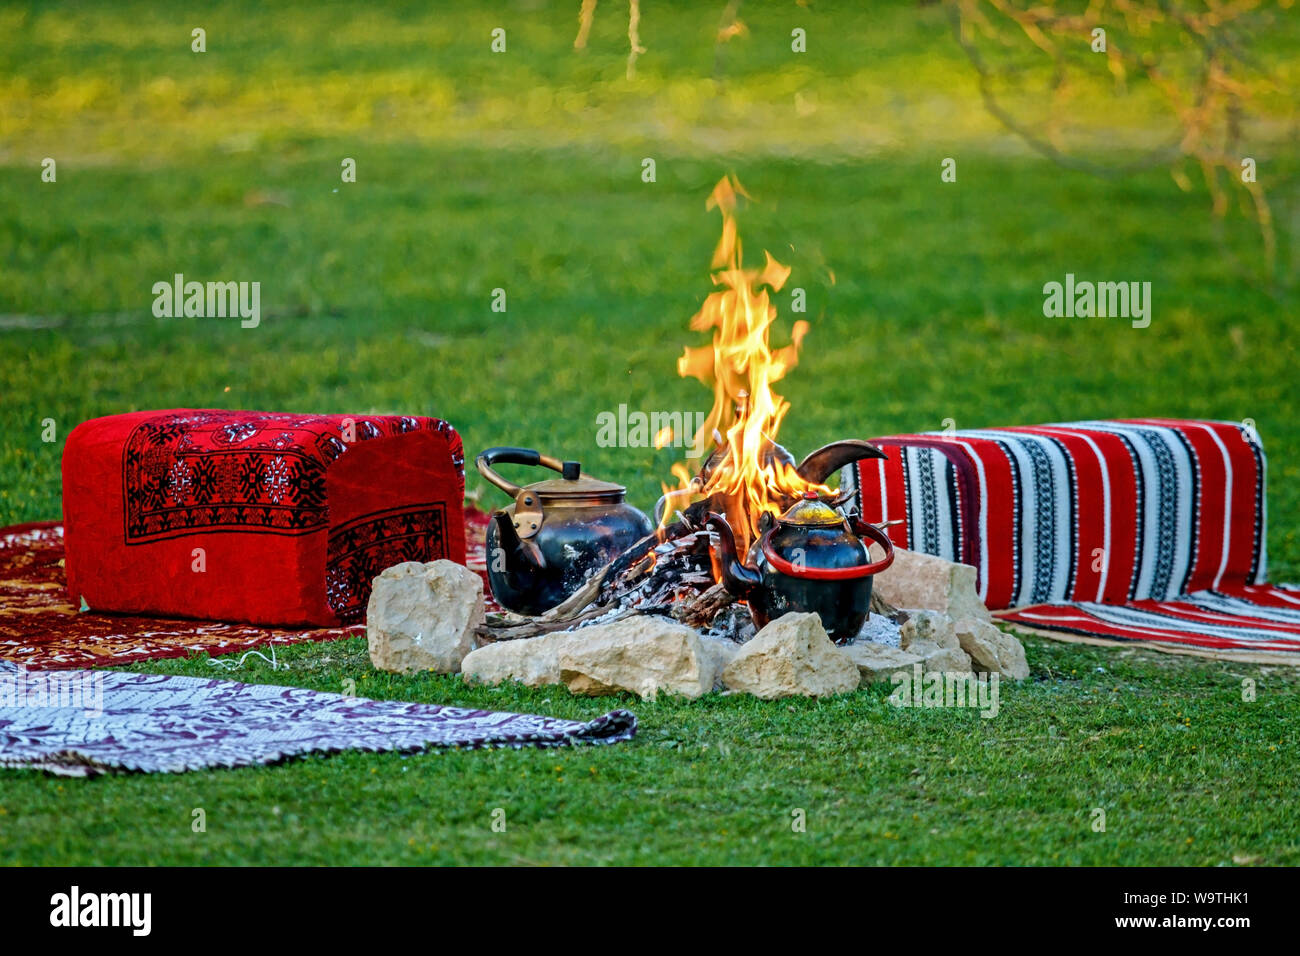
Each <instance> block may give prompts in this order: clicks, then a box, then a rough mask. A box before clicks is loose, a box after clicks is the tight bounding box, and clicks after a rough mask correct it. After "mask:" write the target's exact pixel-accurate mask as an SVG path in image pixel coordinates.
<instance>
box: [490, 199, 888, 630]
mask: <svg viewBox="0 0 1300 956" xmlns="http://www.w3.org/2000/svg"><path fill="white" fill-rule="evenodd" d="M741 196H746V197H747V194H746V193H745V192H744V190H743V188H742V187H741V186H740V184H739V183H738V182H737V181H736V180H735V179H734V178H733V177H730V176H728V177H725V178H723V179H722V180H721V181H720V182H719V183H718V184H717V185H716V186H715V187H714V189H713V191H712V193H711V194H710V196H709V199H708V203H707V208H708V209H710V210H711V209H717V210H718V211H719V212H720V214H721V216H722V236H721V238H720V239H719V241H718V245H717V248H716V250H715V251H714V254H713V261H712V266H711V268H712V279H713V283H714V285H716V286H719V287H720V288H718V289H717V290H716V291H714V292H713V293H711V294H710V295H709V296H708V297H707V298H706V299H705V300H704V303H703V305H702V306H701V308H700V310H699V312H697V313H696V314H695V316H694V317H693V318H692V319H691V320H690V328H691V330H692V331H695V332H707V333H710V339H711V340H710V341H709V342H708V343H707V344H705V345H700V346H694V347H687V348H686V349H685V350H684V352H683V354H682V356H681V358H680V359H679V360H678V363H677V370H678V373H679V374H680V375H682V376H683V377H692V378H696V379H698V380H699V381H700V382H702V383H703V384H704V385H705V386H706V387H708V388H710V389H711V390H712V392H713V407H712V409H711V410H710V412H709V415H708V417H707V418H706V419H705V420H704V422H703V424H702V425H701V426H700V428H699V430H698V431H697V433H696V435H695V440H694V442H693V443H692V447H695V448H705V447H712V448H713V451H712V453H711V454H709V455H708V456H707V457H706V458H705V461H704V464H703V466H702V467H701V468H700V469H699V470H698V472H696V473H694V474H692V473H691V471H690V469H689V468H688V467H687V465H686V464H685V463H678V464H676V465H674V466H673V468H672V474H673V476H674V478H675V479H676V484H675V486H669V485H664V494H663V497H662V498H660V500H659V502H658V504H657V506H656V508H655V514H654V519H655V525H656V527H655V530H654V533H653V534H651V535H647V536H646V537H645V538H643V539H642V540H640V541H638V542H637V543H636V544H635V545H633V546H632V547H630V548H628V549H627V550H625V551H623V552H622V554H620V555H619V556H618V557H617V558H616V559H615V560H614V561H612V562H611V563H610V564H608V565H607V566H606V567H605V568H604V569H603V570H601V571H600V572H599V573H598V574H596V575H594V576H593V577H591V578H590V579H589V580H588V581H587V582H586V583H585V585H584V586H582V587H581V588H579V589H578V590H577V591H576V592H575V593H573V594H572V595H570V596H569V597H568V598H567V599H566V600H564V601H563V602H562V603H561V604H559V605H558V606H556V607H554V608H552V609H550V610H549V611H547V612H546V613H544V614H541V615H539V616H536V617H531V618H523V617H521V616H520V615H503V616H500V617H494V618H490V619H489V621H488V622H487V623H486V624H485V625H484V626H483V628H481V629H480V636H481V637H482V638H484V639H485V640H489V641H491V640H504V639H511V638H517V637H530V636H533V635H535V634H541V633H546V632H549V631H555V630H563V629H568V628H572V627H576V626H579V625H582V624H585V623H588V622H591V621H595V620H601V621H602V622H604V621H609V620H613V619H616V618H618V617H622V616H625V615H627V614H632V613H641V614H668V615H671V616H672V617H673V618H675V619H677V620H679V621H681V622H683V623H686V624H689V625H691V626H693V627H696V628H698V629H700V630H702V631H706V632H712V633H715V634H718V635H721V636H728V637H731V638H733V639H736V640H743V639H744V638H745V637H746V636H747V634H748V633H752V630H753V627H754V624H753V621H752V620H751V614H750V611H749V610H747V609H746V607H745V606H744V603H738V601H740V600H741V596H740V595H741V593H743V591H744V589H743V588H740V587H737V586H736V582H735V577H736V575H735V574H730V575H729V574H728V573H727V569H726V568H725V567H724V566H723V561H721V560H720V558H719V555H718V549H717V547H716V543H717V534H716V532H717V529H718V528H719V527H722V528H724V529H725V530H726V531H727V532H728V534H727V537H728V539H729V540H728V542H727V548H726V549H724V552H730V553H732V554H733V556H739V560H740V562H744V561H745V560H746V557H747V556H751V557H752V556H756V555H758V544H759V542H760V539H761V537H762V536H763V534H764V532H765V531H768V530H769V529H772V527H773V524H774V519H776V518H777V517H778V516H781V515H783V514H786V513H787V512H788V511H789V510H790V509H791V508H792V506H796V505H798V504H799V503H801V502H802V503H804V504H805V506H808V507H822V508H824V509H825V511H824V512H819V514H821V515H823V516H824V515H832V514H833V515H834V523H835V524H836V525H842V526H843V529H844V530H845V531H846V532H849V528H850V524H849V521H850V519H846V518H845V517H844V515H842V514H841V513H840V512H838V511H835V509H837V508H838V507H839V506H840V505H842V504H843V503H844V499H843V498H841V497H839V496H837V495H836V493H835V492H834V491H832V490H831V489H830V488H829V487H828V486H827V485H826V480H827V478H828V477H829V476H830V475H831V474H832V473H834V472H835V471H837V470H838V469H840V468H841V467H843V466H845V465H847V464H849V463H851V462H854V461H857V460H859V459H862V458H866V457H880V456H881V453H880V452H879V451H878V450H877V449H876V448H875V447H874V446H873V445H871V444H870V443H868V442H863V441H841V442H835V443H833V444H830V445H827V446H825V447H823V448H821V449H819V450H818V451H816V452H813V453H812V454H811V455H809V456H808V457H807V458H806V459H804V460H803V461H802V462H800V463H798V464H796V462H795V459H794V457H793V456H792V455H791V454H790V453H789V452H788V451H787V450H786V449H784V448H783V447H781V445H779V444H778V443H777V441H776V437H777V433H778V432H779V430H780V428H781V423H782V421H783V419H784V418H785V415H786V413H787V412H788V411H789V409H790V403H789V402H787V401H786V400H785V399H784V398H782V397H781V396H780V395H779V394H777V393H776V392H775V391H774V390H773V385H774V384H776V383H777V382H780V381H781V379H782V378H784V377H785V375H786V373H787V372H789V371H790V370H791V369H792V368H794V367H795V365H796V364H797V363H798V359H799V348H800V345H801V343H802V342H803V339H804V337H805V336H806V334H807V332H808V329H809V326H808V323H807V322H806V321H803V320H799V321H796V322H795V323H794V324H793V326H792V328H791V332H790V342H789V344H787V345H783V346H781V347H779V348H773V347H772V344H771V334H772V331H773V327H774V325H775V324H776V321H777V315H778V312H777V308H776V305H775V304H774V302H773V297H774V295H775V294H776V293H777V292H779V291H780V290H781V289H782V288H783V287H784V285H785V282H786V280H787V279H788V278H789V276H790V269H789V268H788V267H787V266H784V265H782V264H781V263H780V262H778V261H777V260H776V259H774V258H773V257H772V255H771V254H770V253H767V252H764V264H763V266H762V267H761V268H746V267H745V265H744V262H743V257H742V248H741V242H740V237H739V230H738V228H737V221H736V209H737V203H738V199H739V197H741ZM747 198H748V197H747ZM681 437H682V436H674V435H673V434H672V433H671V430H669V429H665V430H664V431H663V432H661V433H660V434H659V435H657V436H656V445H657V447H660V448H662V447H664V446H666V445H668V444H669V443H671V442H673V441H674V439H675V438H681ZM826 524H827V521H826V520H823V521H822V525H823V526H824V525H826ZM858 530H859V531H866V530H867V529H865V528H858ZM871 530H872V536H873V538H874V539H875V540H879V538H880V537H881V536H880V534H879V532H876V531H875V530H874V529H871ZM849 533H850V534H851V532H849ZM853 540H854V542H855V545H856V541H857V539H856V538H855V539H853ZM864 540H865V539H864ZM858 547H859V553H861V546H858ZM751 552H753V554H752V555H751ZM759 560H760V561H761V558H759ZM778 560H779V559H778ZM860 562H861V559H859V563H860ZM751 563H752V562H751ZM732 567H733V569H736V561H735V560H733V561H732ZM865 567H866V566H863V568H853V569H844V568H839V569H834V568H833V569H830V570H829V571H828V572H820V574H819V577H822V578H831V577H835V576H836V575H838V576H839V577H840V578H847V577H861V576H862V575H861V574H858V573H857V572H858V571H860V570H864V569H865ZM737 570H738V573H739V574H741V575H747V574H750V573H751V572H749V571H747V570H746V569H745V567H744V566H743V565H742V566H741V567H740V568H739V569H737ZM850 571H853V572H854V573H852V574H850ZM728 584H730V585H731V586H730V587H729V586H728ZM868 589H869V586H868ZM864 600H865V599H864ZM750 603H751V604H752V603H753V602H750ZM877 604H879V602H877ZM754 610H755V614H754V615H753V616H755V617H758V616H760V615H759V614H758V613H757V609H754Z"/></svg>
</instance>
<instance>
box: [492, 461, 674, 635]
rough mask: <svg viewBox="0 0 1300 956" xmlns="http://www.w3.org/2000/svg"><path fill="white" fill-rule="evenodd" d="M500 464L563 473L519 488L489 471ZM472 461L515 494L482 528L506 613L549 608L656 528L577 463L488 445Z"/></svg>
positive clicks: (619, 490)
mask: <svg viewBox="0 0 1300 956" xmlns="http://www.w3.org/2000/svg"><path fill="white" fill-rule="evenodd" d="M499 462H501V463H508V464H515V465H534V466H535V465H541V466H543V467H546V468H550V469H552V470H554V471H558V472H559V473H560V475H561V477H559V478H551V479H549V480H547V481H539V482H536V483H535V484H531V485H528V486H527V487H524V488H521V487H519V486H518V485H516V484H513V483H511V482H509V481H507V480H506V479H504V478H502V477H501V476H500V475H499V474H497V473H496V472H495V471H493V470H492V465H494V464H497V463H499ZM474 464H475V466H476V467H477V468H478V470H479V474H481V475H482V476H483V477H484V478H486V479H487V480H488V481H490V482H492V484H494V485H496V486H497V487H498V488H500V489H501V490H502V491H504V492H505V493H506V494H508V495H509V496H510V497H511V498H513V499H514V503H513V504H511V505H509V506H507V507H505V508H499V509H497V510H496V511H494V512H492V518H491V522H490V523H489V524H488V529H487V567H488V584H489V585H491V587H492V596H493V597H494V598H496V600H497V603H498V604H500V605H501V606H502V607H503V608H505V609H506V610H508V611H515V612H516V613H519V614H541V613H542V612H543V611H549V610H550V609H551V608H553V607H555V605H557V604H559V603H560V602H561V601H563V600H564V599H565V598H567V597H568V596H569V595H571V594H573V592H574V591H577V590H578V589H579V588H580V587H582V585H583V584H584V583H586V581H587V579H588V578H589V577H591V575H592V574H594V573H595V572H596V571H599V570H600V569H601V568H602V567H604V566H605V565H606V564H608V563H609V562H610V561H612V560H614V559H615V558H616V557H618V556H619V555H620V554H622V553H623V552H624V551H626V550H627V549H628V548H630V547H631V546H632V545H634V544H636V543H637V542H638V541H640V540H641V539H642V538H644V537H645V536H646V535H648V534H650V533H651V532H652V531H653V530H654V528H653V526H652V525H651V524H650V519H649V518H647V517H646V516H645V515H644V514H642V513H641V512H640V511H638V510H637V509H636V508H634V507H632V506H631V505H630V504H627V503H626V501H625V500H624V498H625V496H626V494H627V489H626V488H624V487H623V486H622V485H616V484H613V483H612V482H608V481H600V480H598V479H596V478H592V477H591V476H590V475H584V474H583V473H582V465H580V464H579V463H578V462H576V461H560V460H558V459H556V458H551V457H550V456H549V455H542V454H539V453H537V452H535V451H533V450H532V449H530V448H489V449H488V450H487V451H485V452H483V453H482V454H481V455H479V456H478V458H476V459H475V460H474Z"/></svg>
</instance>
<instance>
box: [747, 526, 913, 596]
mask: <svg viewBox="0 0 1300 956" xmlns="http://www.w3.org/2000/svg"><path fill="white" fill-rule="evenodd" d="M851 526H852V528H853V531H854V533H855V534H857V535H858V537H860V538H870V539H871V540H872V541H874V542H875V543H876V544H878V545H880V546H881V547H882V548H884V549H885V556H884V557H883V558H881V559H880V560H879V561H873V562H870V563H868V564H859V565H855V566H854V567H851V568H808V567H800V566H798V565H796V564H794V563H793V562H790V561H787V560H786V559H785V558H783V557H781V555H779V554H777V553H776V549H775V548H773V547H772V540H771V539H772V532H774V531H775V530H776V527H777V526H776V525H773V526H772V527H770V528H768V529H767V531H765V532H764V533H763V536H762V537H761V538H759V539H758V540H759V547H761V548H762V549H763V557H765V558H767V561H768V564H770V565H772V567H773V568H775V569H776V570H777V571H779V572H780V573H781V574H785V575H789V576H790V577H792V578H806V579H811V580H814V581H849V580H852V579H853V578H865V577H866V576H867V575H869V574H879V573H880V572H881V571H883V570H885V568H887V567H889V566H890V565H891V564H893V563H894V542H892V541H890V540H889V535H887V534H886V533H885V532H884V531H883V530H881V529H880V528H877V527H876V526H875V525H873V524H867V523H866V522H865V521H863V520H862V519H861V518H858V517H857V516H856V515H855V516H854V517H853V518H852V519H851Z"/></svg>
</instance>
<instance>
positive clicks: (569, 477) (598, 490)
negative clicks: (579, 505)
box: [524, 461, 627, 501]
mask: <svg viewBox="0 0 1300 956" xmlns="http://www.w3.org/2000/svg"><path fill="white" fill-rule="evenodd" d="M563 468H564V470H563V471H562V472H561V474H562V475H563V477H561V478H547V479H546V480H545V481H536V482H533V484H531V485H527V486H525V487H524V491H526V492H527V491H532V492H536V494H537V496H538V497H539V498H547V499H554V498H601V499H604V500H606V501H621V500H622V499H623V497H624V496H625V495H626V494H627V489H626V488H624V487H623V486H622V485H619V484H615V483H614V482H612V481H601V480H600V479H599V478H593V477H591V475H587V474H584V473H583V472H582V470H581V469H582V466H581V465H579V464H578V463H577V462H576V461H566V462H564V463H563Z"/></svg>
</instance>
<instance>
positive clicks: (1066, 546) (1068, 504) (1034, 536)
mask: <svg viewBox="0 0 1300 956" xmlns="http://www.w3.org/2000/svg"><path fill="white" fill-rule="evenodd" d="M962 434H963V435H968V436H970V437H972V438H988V439H991V440H993V441H998V442H1002V443H1004V444H1005V445H1007V446H1008V447H1011V448H1012V449H1013V454H1014V455H1016V458H1017V462H1018V463H1019V464H1020V472H1021V487H1022V490H1023V498H1022V501H1023V504H1022V507H1023V509H1024V511H1025V520H1024V522H1023V527H1022V529H1021V534H1022V540H1023V541H1024V542H1025V544H1024V547H1025V549H1026V558H1025V561H1024V568H1025V575H1024V581H1023V582H1022V583H1023V588H1022V591H1021V593H1020V595H1019V596H1018V600H1017V603H1018V604H1047V603H1054V602H1058V601H1066V600H1069V598H1070V594H1069V586H1070V567H1071V562H1072V561H1073V560H1074V556H1073V555H1072V554H1071V553H1070V539H1071V537H1072V536H1073V530H1074V529H1073V527H1072V524H1071V523H1072V521H1073V519H1074V508H1073V504H1074V503H1073V502H1072V501H1071V500H1070V498H1069V494H1068V491H1069V488H1070V468H1069V461H1068V458H1067V455H1066V453H1065V451H1064V449H1062V448H1061V446H1060V444H1059V443H1058V442H1057V441H1056V440H1055V439H1053V438H1048V437H1046V436H1044V435H1030V434H1025V433H1022V432H1006V431H998V430H971V431H963V432H962ZM1030 446H1032V447H1034V448H1035V449H1038V450H1039V451H1040V452H1041V453H1042V454H1043V456H1044V458H1045V459H1046V464H1047V469H1048V473H1049V487H1047V488H1039V487H1038V475H1037V474H1036V473H1035V468H1034V466H1035V462H1034V460H1033V458H1032V457H1031V453H1030V452H1029V451H1028V449H1029V447H1030ZM1063 495H1064V497H1062V496H1063ZM1040 498H1041V499H1042V502H1043V503H1044V504H1045V505H1046V507H1047V508H1048V509H1049V510H1048V512H1047V514H1045V515H1041V514H1040V513H1039V508H1038V505H1039V499H1040ZM1063 502H1064V505H1065V506H1064V507H1062V504H1063ZM1040 519H1042V520H1043V521H1045V523H1046V524H1047V525H1049V526H1050V528H1051V531H1050V534H1051V540H1050V541H1048V542H1044V544H1046V545H1047V546H1048V547H1050V549H1051V552H1052V559H1051V564H1050V567H1041V566H1040V562H1039V561H1038V544H1039V542H1038V528H1037V525H1038V523H1039V521H1040ZM1031 569H1032V573H1031Z"/></svg>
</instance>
